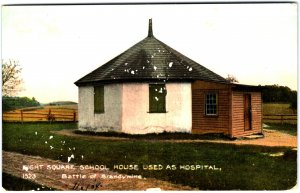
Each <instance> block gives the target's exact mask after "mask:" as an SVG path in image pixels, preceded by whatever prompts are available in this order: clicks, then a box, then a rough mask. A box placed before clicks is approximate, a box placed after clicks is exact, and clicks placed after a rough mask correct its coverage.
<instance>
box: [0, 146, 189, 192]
mask: <svg viewBox="0 0 300 193" xmlns="http://www.w3.org/2000/svg"><path fill="white" fill-rule="evenodd" d="M2 167H3V172H5V173H8V174H11V175H14V176H17V177H21V178H22V177H31V178H35V179H31V181H34V182H36V183H38V184H41V185H44V186H47V187H52V188H55V189H58V190H81V189H82V190H147V189H151V188H155V189H157V188H160V189H161V190H192V188H191V187H188V186H181V185H176V184H171V183H169V182H166V181H162V180H156V179H153V178H147V179H146V178H142V177H141V176H138V175H137V176H130V175H124V174H119V173H116V172H112V171H109V170H93V169H92V168H89V169H84V170H81V169H80V166H78V165H73V166H72V164H69V163H64V162H61V161H56V160H50V159H45V158H42V157H38V156H28V155H23V154H19V153H13V152H5V151H3V166H2ZM73 168H74V169H73ZM99 168H100V166H99ZM64 174H65V175H64ZM84 175H85V177H86V178H84ZM63 177H67V178H66V179H63ZM71 177H72V178H71ZM68 178H69V179H68Z"/></svg>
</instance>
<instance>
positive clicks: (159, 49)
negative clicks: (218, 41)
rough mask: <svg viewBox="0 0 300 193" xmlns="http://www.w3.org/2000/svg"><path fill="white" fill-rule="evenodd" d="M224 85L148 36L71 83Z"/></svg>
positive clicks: (214, 75) (186, 58)
mask: <svg viewBox="0 0 300 193" xmlns="http://www.w3.org/2000/svg"><path fill="white" fill-rule="evenodd" d="M193 80H204V81H213V82H220V83H228V82H227V80H226V79H224V78H223V77H221V76H219V75H217V74H216V73H214V72H212V71H210V70H209V69H207V68H205V67H203V66H202V65H200V64H198V63H196V62H195V61H193V60H191V59H189V58H188V57H186V56H184V55H183V54H181V53H179V52H178V51H176V50H174V49H173V48H171V47H169V46H168V45H166V44H165V43H163V42H161V41H160V40H158V39H156V38H155V37H154V36H153V31H152V21H151V19H150V20H149V31H148V36H147V37H146V38H145V39H143V40H142V41H140V42H138V43H137V44H135V45H133V46H132V47H131V48H129V49H128V50H126V51H125V52H123V53H121V54H120V55H118V56H117V57H115V58H113V59H112V60H110V61H109V62H107V63H106V64H104V65H102V66H100V67H99V68H97V69H96V70H94V71H92V72H91V73H89V74H87V75H86V76H84V77H82V78H81V79H79V80H78V81H76V82H75V84H76V85H77V86H81V85H89V84H95V83H103V82H109V83H113V82H141V81H167V82H170V81H193Z"/></svg>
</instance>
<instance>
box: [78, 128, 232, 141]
mask: <svg viewBox="0 0 300 193" xmlns="http://www.w3.org/2000/svg"><path fill="white" fill-rule="evenodd" d="M73 132H74V133H76V134H80V135H90V136H103V137H120V138H128V139H141V140H194V139H202V140H220V139H221V140H228V141H230V140H234V139H235V138H230V137H229V136H226V135H224V134H218V133H208V134H190V133H179V132H173V133H171V132H163V133H149V134H127V133H120V132H94V131H81V130H75V131H73Z"/></svg>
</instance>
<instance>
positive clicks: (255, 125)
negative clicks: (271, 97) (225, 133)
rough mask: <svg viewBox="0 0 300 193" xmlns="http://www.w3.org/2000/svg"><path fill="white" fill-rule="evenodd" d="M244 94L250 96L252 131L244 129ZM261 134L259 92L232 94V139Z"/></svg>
mask: <svg viewBox="0 0 300 193" xmlns="http://www.w3.org/2000/svg"><path fill="white" fill-rule="evenodd" d="M244 94H250V95H251V112H252V122H251V125H252V129H251V130H248V131H245V129H244ZM261 132H262V100H261V93H260V92H238V91H233V92H232V134H231V136H232V137H240V136H245V135H250V134H254V133H261Z"/></svg>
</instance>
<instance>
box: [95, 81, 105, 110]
mask: <svg viewBox="0 0 300 193" xmlns="http://www.w3.org/2000/svg"><path fill="white" fill-rule="evenodd" d="M94 112H95V113H104V86H103V85H101V86H95V87H94Z"/></svg>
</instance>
